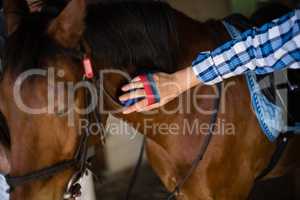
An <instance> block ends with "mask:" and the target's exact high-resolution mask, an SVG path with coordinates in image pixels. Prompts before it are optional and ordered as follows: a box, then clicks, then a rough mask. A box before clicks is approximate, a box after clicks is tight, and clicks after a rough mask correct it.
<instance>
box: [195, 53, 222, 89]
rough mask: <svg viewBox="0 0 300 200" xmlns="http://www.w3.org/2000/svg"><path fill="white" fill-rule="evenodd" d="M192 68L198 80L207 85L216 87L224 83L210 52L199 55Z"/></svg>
mask: <svg viewBox="0 0 300 200" xmlns="http://www.w3.org/2000/svg"><path fill="white" fill-rule="evenodd" d="M192 67H193V71H194V73H195V75H196V76H197V79H198V80H199V81H200V82H202V83H203V84H205V85H214V84H217V83H219V82H221V81H223V78H222V77H221V76H220V74H219V72H218V70H217V68H216V66H215V63H214V60H213V58H212V56H211V53H210V52H209V51H207V52H202V53H199V55H198V57H197V58H196V59H195V60H194V61H193V64H192Z"/></svg>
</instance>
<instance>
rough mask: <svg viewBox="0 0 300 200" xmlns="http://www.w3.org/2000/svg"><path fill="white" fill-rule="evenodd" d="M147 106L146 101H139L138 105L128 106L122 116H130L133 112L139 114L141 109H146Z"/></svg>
mask: <svg viewBox="0 0 300 200" xmlns="http://www.w3.org/2000/svg"><path fill="white" fill-rule="evenodd" d="M147 105H148V101H147V99H144V100H141V101H139V102H138V103H136V104H134V105H133V106H130V107H128V108H126V109H125V110H124V111H123V114H130V113H133V112H139V111H140V110H141V109H142V108H144V107H146V106H147Z"/></svg>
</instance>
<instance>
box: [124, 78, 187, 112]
mask: <svg viewBox="0 0 300 200" xmlns="http://www.w3.org/2000/svg"><path fill="white" fill-rule="evenodd" d="M153 79H154V82H155V84H156V88H157V90H158V93H159V97H160V101H159V102H157V103H155V104H152V105H149V102H148V99H147V94H146V92H145V88H144V83H143V82H142V81H141V79H140V77H139V76H138V77H136V78H134V79H133V80H132V81H131V82H130V83H129V84H127V85H125V86H123V87H122V91H124V92H126V93H125V94H124V95H122V96H120V98H119V99H120V101H123V102H124V101H127V100H130V99H137V98H144V99H143V100H140V101H138V102H137V103H135V104H134V105H132V106H129V107H128V108H126V109H125V110H124V111H123V113H124V114H130V113H132V112H143V111H149V110H152V109H155V108H159V107H161V106H164V105H165V104H167V103H169V102H170V101H172V100H173V99H175V98H176V97H178V96H179V95H180V94H181V93H182V92H183V91H184V90H183V88H182V87H181V86H180V85H181V84H180V81H179V80H178V79H177V76H176V75H175V74H166V73H156V74H154V75H153Z"/></svg>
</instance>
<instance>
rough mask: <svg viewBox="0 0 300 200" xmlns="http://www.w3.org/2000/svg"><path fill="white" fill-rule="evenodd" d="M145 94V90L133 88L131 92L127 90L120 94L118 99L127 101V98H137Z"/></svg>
mask: <svg viewBox="0 0 300 200" xmlns="http://www.w3.org/2000/svg"><path fill="white" fill-rule="evenodd" d="M145 96H146V93H145V90H141V89H140V90H134V91H132V92H128V93H126V94H124V95H122V96H120V97H119V100H120V101H127V100H129V99H137V98H140V97H145Z"/></svg>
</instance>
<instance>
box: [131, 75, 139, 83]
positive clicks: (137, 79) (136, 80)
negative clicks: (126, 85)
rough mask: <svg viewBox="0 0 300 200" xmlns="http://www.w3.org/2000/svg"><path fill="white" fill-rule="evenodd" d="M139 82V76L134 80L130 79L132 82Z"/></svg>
mask: <svg viewBox="0 0 300 200" xmlns="http://www.w3.org/2000/svg"><path fill="white" fill-rule="evenodd" d="M139 81H141V79H140V77H139V76H137V77H135V78H134V79H132V82H139Z"/></svg>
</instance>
